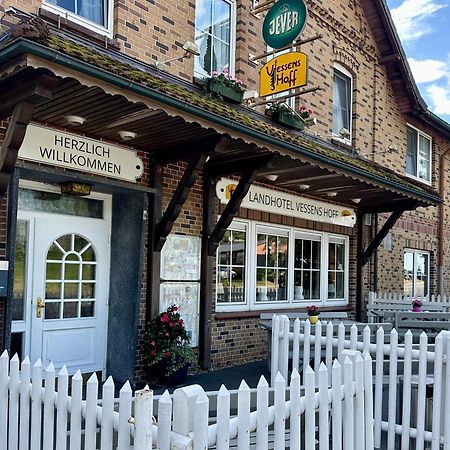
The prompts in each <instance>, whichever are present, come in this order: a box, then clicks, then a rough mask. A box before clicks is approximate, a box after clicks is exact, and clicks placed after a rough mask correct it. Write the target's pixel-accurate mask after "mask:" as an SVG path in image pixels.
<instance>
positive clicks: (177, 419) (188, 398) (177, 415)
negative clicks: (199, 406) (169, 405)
mask: <svg viewBox="0 0 450 450" xmlns="http://www.w3.org/2000/svg"><path fill="white" fill-rule="evenodd" d="M203 392H204V391H203V389H202V388H201V386H199V385H198V384H193V385H191V386H186V387H182V388H178V389H175V391H174V393H173V431H174V432H175V433H178V434H182V435H183V436H188V434H189V433H190V432H191V431H194V420H195V415H194V414H192V412H193V411H194V410H195V403H196V401H197V397H198V396H199V395H200V394H201V393H203Z"/></svg>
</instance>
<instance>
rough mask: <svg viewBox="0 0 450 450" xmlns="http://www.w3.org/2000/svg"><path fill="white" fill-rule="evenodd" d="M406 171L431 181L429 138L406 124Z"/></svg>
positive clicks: (423, 179)
mask: <svg viewBox="0 0 450 450" xmlns="http://www.w3.org/2000/svg"><path fill="white" fill-rule="evenodd" d="M406 136H407V145H406V173H407V174H408V175H412V176H413V177H416V178H418V179H420V180H422V181H425V182H428V183H429V182H430V181H431V138H430V137H429V136H426V135H425V134H423V133H421V132H420V131H419V130H417V129H415V128H412V127H411V126H408V128H407V135H406Z"/></svg>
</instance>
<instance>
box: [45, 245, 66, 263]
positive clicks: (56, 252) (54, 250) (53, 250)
mask: <svg viewBox="0 0 450 450" xmlns="http://www.w3.org/2000/svg"><path fill="white" fill-rule="evenodd" d="M62 257H63V252H62V251H61V249H60V248H59V247H58V246H57V245H56V244H52V245H51V247H50V249H49V251H48V253H47V259H49V260H54V261H59V260H61V259H62Z"/></svg>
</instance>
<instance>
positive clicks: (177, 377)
mask: <svg viewBox="0 0 450 450" xmlns="http://www.w3.org/2000/svg"><path fill="white" fill-rule="evenodd" d="M170 364H171V361H170V359H163V360H162V361H161V362H160V363H159V364H158V367H157V370H156V376H157V378H158V381H159V382H160V383H161V384H164V385H165V386H177V385H179V384H181V383H183V381H184V380H185V379H186V377H187V374H188V369H189V364H188V363H187V364H185V365H184V366H181V367H180V368H179V369H178V370H177V371H175V372H173V373H171V374H169V375H167V369H168V368H169V366H170Z"/></svg>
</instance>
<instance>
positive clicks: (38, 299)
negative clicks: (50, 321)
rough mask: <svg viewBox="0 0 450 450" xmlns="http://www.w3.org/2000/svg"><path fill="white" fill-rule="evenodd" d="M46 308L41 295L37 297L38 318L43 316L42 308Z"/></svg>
mask: <svg viewBox="0 0 450 450" xmlns="http://www.w3.org/2000/svg"><path fill="white" fill-rule="evenodd" d="M44 308H45V302H44V300H42V298H41V297H38V298H37V306H36V317H37V318H38V319H40V318H41V316H42V310H43V309H44Z"/></svg>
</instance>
